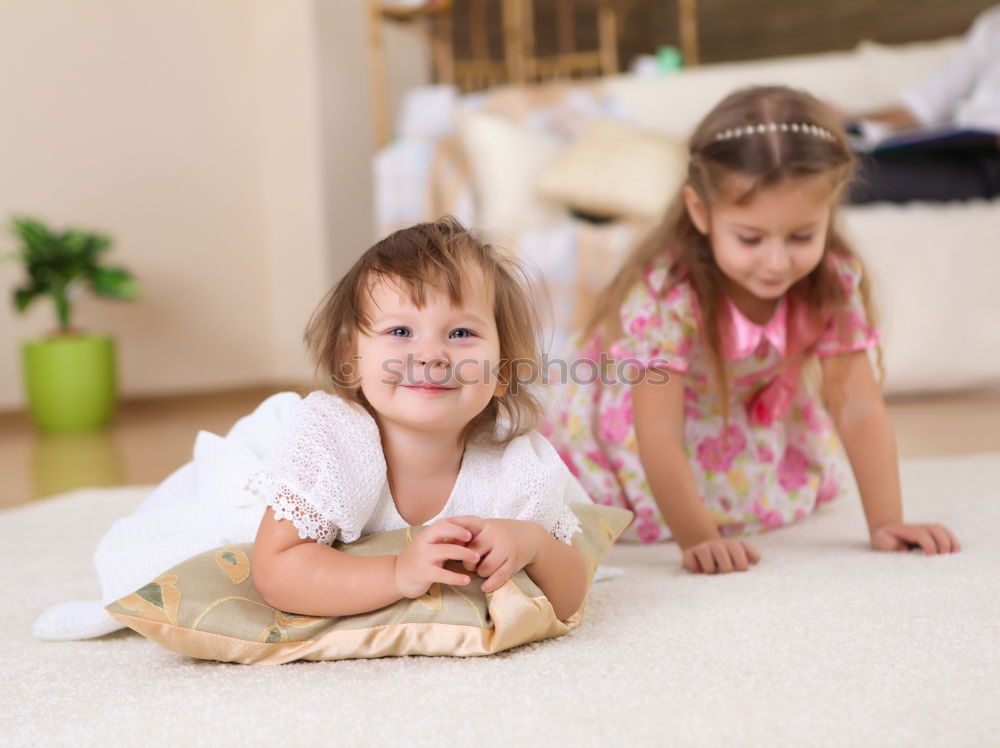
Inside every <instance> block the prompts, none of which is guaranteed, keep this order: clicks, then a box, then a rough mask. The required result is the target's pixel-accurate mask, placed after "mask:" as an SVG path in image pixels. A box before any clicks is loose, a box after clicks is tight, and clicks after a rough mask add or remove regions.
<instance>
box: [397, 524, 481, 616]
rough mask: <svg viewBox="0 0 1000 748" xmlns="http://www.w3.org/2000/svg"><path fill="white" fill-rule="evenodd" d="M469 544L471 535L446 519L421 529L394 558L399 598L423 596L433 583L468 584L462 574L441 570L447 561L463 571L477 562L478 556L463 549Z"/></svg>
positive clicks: (466, 578)
mask: <svg viewBox="0 0 1000 748" xmlns="http://www.w3.org/2000/svg"><path fill="white" fill-rule="evenodd" d="M470 540H472V533H471V532H469V531H468V530H466V529H465V528H464V527H462V526H460V525H458V524H456V523H454V522H452V521H451V520H448V519H439V520H438V521H437V522H435V523H434V524H433V525H431V526H429V527H427V528H425V529H424V530H423V531H422V532H421V533H420V534H419V535H417V536H416V537H415V538H413V542H412V543H410V545H409V546H407V548H406V550H404V551H403V552H402V553H400V554H399V555H398V556H396V568H395V572H396V587H397V589H399V594H400V595H402V596H403V597H408V598H411V599H412V598H416V597H420V596H421V595H425V594H427V590H429V589H430V587H431V585H432V584H434V583H435V582H437V583H440V584H454V585H457V586H460V587H461V586H464V585H466V584H468V583H469V582H470V581H472V580H471V579H470V578H469V577H468V576H467V575H465V574H459V573H458V572H454V571H449V570H448V569H445V568H444V565H445V564H446V563H448V562H449V561H461V562H462V563H464V564H465V565H466V568H468V566H469V564H470V563H471V564H473V565H475V564H476V563H477V562H478V561H479V554H478V553H477V552H476V551H474V550H471V549H470V548H467V547H466V545H465V544H466V543H468V542H469V541H470Z"/></svg>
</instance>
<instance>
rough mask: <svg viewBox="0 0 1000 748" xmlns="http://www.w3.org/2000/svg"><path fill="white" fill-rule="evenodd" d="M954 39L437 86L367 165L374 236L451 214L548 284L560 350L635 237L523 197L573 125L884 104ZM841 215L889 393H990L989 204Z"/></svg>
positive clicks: (997, 253)
mask: <svg viewBox="0 0 1000 748" xmlns="http://www.w3.org/2000/svg"><path fill="white" fill-rule="evenodd" d="M953 45H954V42H953V41H951V40H944V41H939V42H933V43H923V44H915V45H906V46H899V47H884V46H879V45H874V44H870V43H863V44H861V45H859V46H858V47H857V48H856V49H854V50H852V51H849V52H837V53H826V54H818V55H808V56H798V57H788V58H780V59H772V60H763V61H754V62H744V63H728V64H719V65H705V66H702V67H700V68H695V69H690V70H685V71H682V72H680V73H676V74H671V75H664V76H659V77H635V76H627V75H623V76H617V77H613V78H608V79H604V80H602V81H600V82H598V83H596V84H595V83H578V84H574V85H572V86H570V87H568V88H567V87H566V86H563V87H561V88H560V89H559V92H560V93H559V94H558V96H557V95H555V94H554V93H553V92H552V89H551V88H549V89H545V88H542V87H540V88H538V89H535V90H527V91H525V90H517V91H512V90H509V89H508V90H505V91H497V92H494V93H491V94H487V95H475V96H471V97H465V98H462V99H458V98H456V99H455V100H454V102H448V101H447V96H445V97H444V98H443V99H442V95H441V92H440V91H438V92H437V93H436V94H435V96H436V97H437V99H436V103H437V106H436V108H434V112H433V113H434V116H432V117H423V118H422V117H421V116H419V114H417V115H415V114H414V109H415V108H419V107H415V105H414V106H411V107H410V108H409V111H408V115H407V117H406V118H405V121H406V122H408V123H409V124H406V125H405V126H404V127H403V129H402V131H401V132H400V133H399V136H398V138H397V140H396V142H395V143H394V144H393V145H391V146H389V147H388V148H387V149H385V150H384V151H383V152H381V153H380V154H379V155H378V156H377V158H376V184H377V215H378V217H379V224H380V225H379V228H380V230H381V231H386V230H389V229H392V228H396V227H398V226H400V225H403V224H405V223H408V222H411V221H416V220H425V219H428V218H432V217H435V216H436V214H438V213H440V212H453V213H456V214H458V215H459V217H460V218H462V219H464V220H466V221H467V222H470V223H472V224H473V225H475V226H477V227H480V228H482V229H484V230H487V231H489V232H491V233H492V235H493V236H494V237H501V238H502V242H503V243H504V244H506V245H508V246H511V247H512V248H514V249H515V250H516V251H518V252H519V253H520V254H521V255H522V256H524V257H526V259H528V261H529V263H530V264H532V265H534V266H535V267H537V268H538V269H539V270H540V272H541V274H542V275H543V276H544V277H545V278H546V280H547V282H548V283H549V285H550V292H551V293H552V295H553V296H554V297H555V298H554V301H555V315H554V319H553V320H552V325H553V328H554V337H555V339H556V340H557V341H558V340H560V339H562V338H563V337H564V336H565V335H566V333H567V332H568V331H569V330H570V329H571V328H572V327H573V326H574V325H576V324H578V323H579V320H580V319H581V316H582V315H581V312H582V311H585V309H584V307H585V306H586V304H587V302H588V300H589V296H588V294H589V293H590V292H592V291H593V289H594V287H595V286H597V285H599V284H600V283H601V282H603V280H606V279H607V278H608V277H610V275H611V273H612V271H613V270H614V267H613V266H614V265H615V263H616V262H618V261H620V259H621V257H622V256H623V254H624V253H625V252H626V251H627V250H628V247H629V246H630V244H631V242H632V241H634V240H635V238H636V234H637V232H639V231H641V230H642V228H641V226H637V225H632V224H628V223H622V222H619V223H617V224H614V225H610V226H592V225H588V224H585V223H582V222H580V221H579V220H577V219H575V218H573V217H572V216H571V215H570V213H569V211H568V209H566V208H565V207H564V206H561V205H556V204H552V203H551V201H546V200H543V199H542V198H541V197H539V196H538V195H537V193H536V192H535V182H536V181H537V177H538V174H539V172H540V170H541V169H543V168H544V166H545V164H546V162H547V161H549V160H551V159H552V158H555V157H556V155H558V153H559V152H560V151H561V149H562V148H565V147H567V145H568V143H569V142H570V141H572V139H573V138H574V137H575V136H576V135H577V134H578V133H579V132H580V129H581V127H582V125H583V123H584V122H585V121H587V120H588V119H591V118H595V117H614V118H617V119H624V120H626V121H628V122H631V123H633V124H634V125H635V126H637V127H639V128H643V129H646V130H649V131H655V132H657V133H662V134H664V135H667V136H672V137H674V138H679V139H680V138H684V137H686V135H687V134H688V132H689V131H690V129H691V128H692V127H693V126H694V124H695V123H696V122H698V120H699V119H701V117H702V116H703V115H704V114H705V113H706V112H707V111H708V110H709V109H710V108H711V107H712V106H713V105H714V104H715V103H716V102H717V101H719V100H720V99H721V98H722V97H723V96H724V95H726V94H727V93H728V92H730V91H732V90H734V89H736V88H740V87H743V86H748V85H755V84H771V83H778V84H786V85H791V86H795V87H798V88H804V89H807V90H809V91H811V92H812V93H814V94H815V95H817V96H819V97H820V98H822V99H825V100H829V101H833V102H838V103H839V104H841V105H842V106H843V107H844V108H847V109H850V110H858V111H862V110H868V109H873V108H877V107H880V106H884V105H887V104H890V103H893V101H894V97H895V94H896V92H897V91H899V90H900V88H902V87H903V86H905V85H906V84H908V83H910V82H911V81H914V80H915V79H917V78H918V77H920V76H921V75H923V74H924V73H925V72H927V71H928V70H931V69H933V68H934V67H935V66H937V65H939V64H941V63H942V62H943V61H944V60H945V59H946V58H947V56H948V55H949V53H950V52H951V50H952V48H953ZM419 98H420V96H419V95H418V96H417V97H416V100H419ZM555 100H558V102H559V103H557V104H553V101H555ZM443 101H445V102H446V103H442V102H443ZM414 123H417V124H414ZM841 220H842V221H843V223H844V227H845V230H846V233H847V235H848V236H849V237H850V239H851V240H852V241H853V242H854V245H855V247H856V248H857V249H858V250H859V252H860V253H861V255H862V256H863V258H864V260H865V261H866V263H867V265H868V267H869V269H870V273H871V276H872V278H873V281H874V290H875V300H876V304H877V306H878V308H879V310H880V319H881V327H882V331H883V352H884V364H885V369H886V390H887V392H890V393H906V392H926V391H942V390H954V389H960V388H984V387H995V386H1000V200H994V201H974V202H968V203H958V202H955V203H945V204H924V203H921V204H909V205H905V206H897V205H890V204H878V205H870V206H862V207H850V208H846V209H844V210H843V211H842V213H841ZM498 222H499V223H501V224H503V225H497V224H498Z"/></svg>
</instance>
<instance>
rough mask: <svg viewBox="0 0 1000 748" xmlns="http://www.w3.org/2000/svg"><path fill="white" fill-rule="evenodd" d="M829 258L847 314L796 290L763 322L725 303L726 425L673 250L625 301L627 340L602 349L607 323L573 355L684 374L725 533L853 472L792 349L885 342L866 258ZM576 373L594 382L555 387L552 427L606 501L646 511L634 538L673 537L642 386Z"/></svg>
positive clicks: (798, 502)
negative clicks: (816, 320)
mask: <svg viewBox="0 0 1000 748" xmlns="http://www.w3.org/2000/svg"><path fill="white" fill-rule="evenodd" d="M826 261H828V262H831V263H833V264H834V268H835V270H836V271H837V273H838V274H839V276H840V278H841V280H842V282H843V284H844V288H845V290H846V292H847V294H848V299H847V307H846V311H844V312H843V313H841V314H839V315H838V316H837V318H836V320H830V321H829V322H827V323H825V324H818V325H812V329H810V325H809V324H808V323H807V321H806V320H807V315H806V313H805V310H804V309H802V308H801V307H796V306H795V305H794V304H793V303H792V302H790V301H789V300H788V299H787V298H786V299H782V301H781V302H780V304H779V306H778V308H777V311H776V312H775V315H774V317H773V318H772V319H771V321H770V322H768V323H767V324H766V325H763V326H761V325H756V324H754V323H753V322H751V321H750V320H748V319H747V318H746V317H744V316H743V315H742V314H741V313H740V312H739V311H738V310H737V308H736V307H735V305H733V304H732V303H731V302H729V303H728V304H727V306H728V310H729V311H728V313H729V324H728V326H727V334H726V335H725V336H724V338H723V355H724V358H725V361H726V371H727V373H728V379H729V393H728V397H729V415H728V425H727V426H726V427H725V429H724V428H723V425H724V421H723V413H722V408H721V402H720V399H719V395H718V393H717V392H716V390H715V387H714V386H713V384H712V377H711V372H710V368H709V367H710V364H709V361H708V358H707V356H706V351H705V348H704V343H703V341H702V339H701V337H700V335H699V312H698V304H697V299H696V297H695V294H694V290H693V288H692V287H691V286H690V284H689V283H687V282H686V281H683V280H682V281H678V282H676V283H673V284H672V285H668V282H667V281H668V269H669V268H668V266H667V262H666V260H665V259H664V260H663V261H661V262H660V263H658V264H655V265H653V266H652V267H650V268H649V269H648V270H647V272H646V274H645V277H644V279H643V281H641V282H639V283H637V284H636V285H635V286H634V287H633V289H632V290H631V292H630V293H629V295H628V296H627V298H626V300H625V302H624V304H623V305H622V309H621V322H622V329H623V330H624V331H625V335H624V337H623V338H622V339H620V340H618V341H616V342H614V343H613V344H612V345H610V346H604V345H602V340H601V337H600V333H597V334H595V336H594V337H592V338H590V339H589V340H583V341H581V340H579V339H577V340H576V341H575V343H576V351H575V356H574V357H571V358H570V360H571V361H573V360H576V361H577V362H579V361H580V360H583V361H595V362H596V361H598V359H599V357H600V356H601V353H602V351H609V352H610V355H611V356H612V357H613V358H614V359H615V360H618V361H621V360H624V359H632V360H634V361H635V362H637V363H638V364H639V365H641V366H644V367H650V366H653V367H656V368H658V369H667V370H669V371H674V372H679V373H682V374H683V375H684V381H685V400H686V404H685V411H684V414H685V418H684V450H685V452H686V453H687V456H688V459H689V461H690V464H691V468H692V470H693V471H694V476H695V480H696V482H697V485H698V487H699V490H700V492H701V496H702V500H703V501H704V503H705V505H706V507H707V508H708V510H709V512H710V513H711V515H712V517H713V519H714V520H715V523H716V524H717V525H718V527H719V530H720V532H721V533H722V534H723V535H724V536H734V535H742V534H750V533H755V532H761V531H763V530H769V529H773V528H776V527H781V526H782V525H785V524H788V523H790V522H794V521H795V520H797V519H800V518H802V517H805V516H806V515H808V514H809V513H811V512H812V511H813V510H814V509H815V508H816V506H817V504H819V503H821V502H824V501H829V500H830V499H833V498H835V497H836V496H838V495H839V494H840V493H841V492H842V491H843V490H844V489H845V488H846V487H847V486H848V485H850V481H851V480H852V478H851V475H850V468H849V466H848V464H847V462H846V459H845V457H844V455H843V450H842V449H841V446H840V442H839V439H838V438H837V435H836V432H835V430H834V427H833V423H832V421H831V419H830V416H829V414H828V413H827V411H826V408H825V407H824V405H823V403H822V401H821V399H820V397H819V394H818V392H817V390H816V388H815V386H810V385H809V384H808V383H807V382H806V381H805V379H804V378H803V376H802V374H801V367H800V366H799V365H797V364H794V363H793V365H791V366H789V365H787V364H789V363H790V362H798V361H801V360H802V358H803V357H802V356H794V355H792V354H793V353H794V352H795V351H802V350H805V349H808V350H809V351H810V352H812V353H815V354H816V355H818V356H829V355H834V354H838V353H846V352H851V351H859V350H865V349H868V348H871V347H873V346H874V345H875V344H876V343H877V340H878V333H877V332H876V331H875V330H874V329H873V328H872V327H870V326H869V324H868V322H867V320H866V317H865V312H864V305H863V303H862V299H861V296H860V293H859V292H858V285H859V283H860V280H861V266H860V263H858V262H857V261H856V260H854V259H851V258H845V257H842V256H839V255H833V254H831V255H829V256H828V258H827V260H826ZM580 370H581V367H580V366H577V367H576V371H580ZM592 370H593V369H592ZM577 379H578V380H580V379H582V380H583V381H582V383H581V381H577V382H570V383H567V384H565V385H560V386H559V387H558V389H557V391H556V392H555V398H556V406H555V408H554V409H553V411H552V421H551V423H550V424H549V425H548V427H547V428H546V435H547V436H548V437H549V439H550V441H552V443H553V444H554V445H555V447H556V449H557V450H558V451H559V453H560V455H561V456H562V458H563V460H564V461H565V462H566V464H567V465H568V466H569V468H570V470H571V471H572V472H573V473H574V474H575V475H576V476H577V477H578V478H579V480H580V483H581V484H582V485H583V487H584V489H586V491H587V492H588V493H589V494H590V495H591V497H592V498H593V499H594V500H595V501H596V502H599V503H602V504H613V505H618V506H624V507H626V508H628V509H631V510H632V511H634V512H635V514H636V518H635V521H634V522H633V523H632V525H631V527H629V529H628V530H626V532H625V535H624V536H623V537H624V538H626V539H631V540H640V541H643V542H653V541H657V540H666V539H669V538H670V530H669V529H668V528H667V526H666V524H665V523H664V521H663V518H662V516H661V515H660V511H659V509H658V507H657V505H656V502H655V501H654V499H653V496H652V494H651V492H650V488H649V483H648V482H647V480H646V475H645V473H644V471H643V468H642V465H641V463H640V461H639V452H638V446H637V442H636V435H635V429H634V427H633V423H632V392H631V387H630V385H629V384H628V383H627V382H622V381H617V382H616V381H610V382H609V381H601V380H597V381H593V382H590V381H588V380H590V379H593V377H584V378H580V377H577ZM724 430H725V433H723V431H724Z"/></svg>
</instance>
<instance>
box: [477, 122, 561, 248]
mask: <svg viewBox="0 0 1000 748" xmlns="http://www.w3.org/2000/svg"><path fill="white" fill-rule="evenodd" d="M460 128H461V133H462V142H463V145H464V147H465V152H466V154H467V156H468V158H469V164H470V166H471V170H472V183H473V186H474V188H475V192H476V203H477V211H476V228H478V229H480V230H482V231H485V232H486V233H487V234H488V235H490V236H509V235H510V234H512V233H516V232H518V231H521V230H523V229H533V228H540V227H543V226H551V225H553V224H557V223H561V222H563V221H565V220H566V218H567V217H568V212H567V211H566V209H565V208H563V207H562V206H560V205H559V204H558V203H555V202H550V201H548V200H544V199H541V198H540V197H539V196H538V194H537V192H536V191H535V182H536V181H537V179H538V175H539V173H540V172H541V171H542V169H544V168H545V167H546V166H547V165H548V163H549V162H550V161H551V160H552V159H553V158H554V157H555V156H556V154H557V153H559V151H560V150H561V149H562V143H561V141H560V140H559V139H558V138H556V137H554V136H552V135H548V134H546V133H544V132H541V131H538V130H533V129H531V128H529V127H525V126H521V125H517V124H515V123H514V122H511V121H510V120H507V119H504V118H503V117H498V116H496V115H494V114H487V113H485V112H469V113H466V114H464V115H463V116H462V122H461V125H460Z"/></svg>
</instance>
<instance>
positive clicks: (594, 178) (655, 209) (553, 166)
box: [537, 120, 688, 219]
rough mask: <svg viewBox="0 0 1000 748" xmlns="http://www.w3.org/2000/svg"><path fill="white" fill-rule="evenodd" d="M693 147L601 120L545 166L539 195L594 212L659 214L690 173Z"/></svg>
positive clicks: (631, 215) (643, 216)
mask: <svg viewBox="0 0 1000 748" xmlns="http://www.w3.org/2000/svg"><path fill="white" fill-rule="evenodd" d="M687 162H688V153H687V146H686V145H685V144H684V143H683V142H681V141H679V140H675V139H673V138H669V137H666V136H664V135H660V134H658V133H653V132H649V131H645V130H640V129H638V128H636V127H634V126H632V125H629V124H627V123H624V122H619V121H616V120H595V121H594V122H591V123H590V125H588V127H587V129H586V130H585V131H584V133H583V135H581V136H580V137H579V138H578V139H577V140H575V141H574V142H573V143H571V144H570V145H569V146H567V147H566V148H565V149H564V150H563V151H562V153H560V154H559V155H558V156H557V157H556V158H555V159H553V160H552V161H551V162H550V163H549V164H548V166H546V167H545V169H544V170H542V172H541V174H540V175H539V178H538V182H537V189H538V194H539V195H540V196H541V197H542V198H543V199H546V200H552V201H557V202H561V203H563V204H565V205H567V206H568V207H570V208H571V209H573V210H575V211H578V212H580V213H586V214H588V215H594V216H602V217H607V218H638V219H650V218H654V219H655V218H659V217H660V216H661V215H662V214H663V212H664V210H665V209H666V207H667V204H668V203H669V202H670V200H671V198H673V196H674V194H675V193H676V192H677V190H678V189H679V188H680V186H681V185H682V184H683V182H684V178H685V176H686V175H687Z"/></svg>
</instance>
